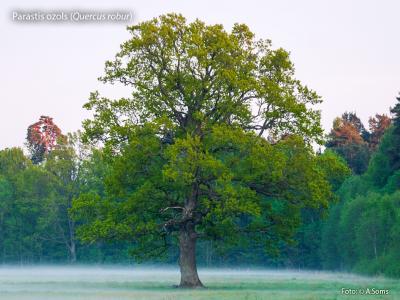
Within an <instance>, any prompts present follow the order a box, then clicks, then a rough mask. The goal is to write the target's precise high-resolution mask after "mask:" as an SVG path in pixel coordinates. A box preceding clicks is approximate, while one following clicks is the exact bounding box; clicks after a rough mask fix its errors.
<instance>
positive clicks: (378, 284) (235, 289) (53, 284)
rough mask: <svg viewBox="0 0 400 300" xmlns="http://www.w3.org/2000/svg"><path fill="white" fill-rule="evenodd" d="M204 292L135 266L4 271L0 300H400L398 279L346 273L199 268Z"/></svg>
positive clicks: (172, 274)
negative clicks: (345, 290) (344, 290)
mask: <svg viewBox="0 0 400 300" xmlns="http://www.w3.org/2000/svg"><path fill="white" fill-rule="evenodd" d="M200 277H201V279H202V281H203V283H204V284H205V285H206V286H207V288H205V289H197V290H188V289H187V290H185V289H177V288H174V287H173V285H174V284H176V283H178V282H179V273H178V272H177V271H176V270H173V269H169V270H162V269H158V268H154V269H150V268H148V269H134V268H131V269H130V268H119V269H117V268H83V267H82V268H72V267H71V268H60V267H55V268H44V267H37V268H0V299H1V300H8V299H10V300H14V299H15V300H16V299H18V300H53V299H54V300H70V299H74V300H80V299H85V300H86V299H87V300H100V299H110V300H111V299H112V300H118V299H124V300H125V299H135V300H136V299H144V300H153V299H154V300H155V299H160V300H214V299H215V300H238V299H246V300H262V299H271V300H275V299H276V300H289V299H296V300H314V299H315V300H319V299H332V300H333V299H400V281H399V280H391V279H385V278H378V277H360V276H355V275H350V274H343V273H327V272H293V271H232V270H223V271H210V270H203V271H202V270H200ZM342 288H351V289H357V290H359V289H362V290H366V289H367V288H370V289H371V288H375V289H387V290H389V295H355V296H348V295H343V294H342V291H341V290H342Z"/></svg>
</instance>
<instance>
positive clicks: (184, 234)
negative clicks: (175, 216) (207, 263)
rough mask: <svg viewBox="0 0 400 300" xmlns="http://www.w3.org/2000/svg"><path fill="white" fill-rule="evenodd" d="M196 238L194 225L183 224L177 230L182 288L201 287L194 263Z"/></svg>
mask: <svg viewBox="0 0 400 300" xmlns="http://www.w3.org/2000/svg"><path fill="white" fill-rule="evenodd" d="M196 240H197V234H196V232H195V230H194V225H192V224H189V223H188V224H185V226H183V228H181V230H180V232H179V250H180V253H179V266H180V271H181V283H180V285H179V287H182V288H200V287H203V284H202V283H201V281H200V279H199V275H198V274H197V265H196Z"/></svg>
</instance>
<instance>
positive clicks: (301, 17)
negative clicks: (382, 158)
mask: <svg viewBox="0 0 400 300" xmlns="http://www.w3.org/2000/svg"><path fill="white" fill-rule="evenodd" d="M0 9H1V10H0V11H1V16H0V18H1V19H0V37H1V39H0V41H1V42H0V66H1V71H0V92H1V97H0V128H1V129H0V149H2V148H4V147H12V146H21V145H22V144H23V143H24V141H25V136H26V129H27V127H28V126H29V125H30V124H32V123H34V122H36V121H37V120H38V119H39V116H40V115H50V116H52V117H53V118H54V121H55V122H56V124H58V125H59V127H60V128H61V129H62V130H63V132H69V131H75V130H77V129H79V128H80V126H81V122H82V120H83V119H84V118H86V117H88V116H90V115H89V113H88V112H86V111H85V110H84V109H83V108H82V105H83V104H84V103H85V102H86V101H87V99H88V96H89V93H90V92H91V91H94V90H96V89H98V90H100V91H103V92H104V93H105V94H106V95H107V96H114V95H115V96H118V94H120V90H118V88H116V87H111V88H105V87H104V86H103V85H102V84H101V83H99V82H98V81H97V77H99V76H100V75H102V74H103V67H104V62H105V61H106V60H107V59H111V58H112V57H113V56H114V54H115V53H116V52H117V51H118V49H119V45H120V44H121V43H122V42H123V41H125V40H127V39H128V37H129V35H128V34H127V32H126V30H125V25H116V24H94V25H87V24H86V25H85V24H80V25H73V24H66V25H59V24H29V25H25V24H24V25H22V24H17V23H13V22H12V21H11V16H10V14H11V11H12V10H14V9H39V10H40V9H42V10H52V9H54V10H57V9H64V10H71V9H88V10H100V9H126V10H132V11H133V12H134V14H135V18H134V22H138V21H143V20H147V19H150V18H152V17H156V16H158V15H160V14H163V13H168V12H178V13H182V14H183V15H184V16H185V17H187V18H188V19H189V20H193V19H195V18H200V19H201V20H203V21H205V22H207V23H222V24H224V25H225V27H226V28H230V27H231V26H232V24H233V23H235V22H241V23H246V24H247V25H249V27H250V29H251V30H252V31H253V32H255V33H256V35H257V37H259V38H269V39H271V40H272V42H273V46H274V47H283V48H285V49H286V50H288V51H290V52H291V59H292V61H293V62H294V64H295V66H296V74H297V78H299V79H300V80H301V81H302V82H303V83H304V84H307V85H308V86H309V87H310V88H312V89H314V90H316V91H317V93H318V94H319V95H321V96H322V97H323V99H324V104H323V105H322V106H321V108H322V122H323V126H324V128H325V129H327V130H328V129H329V128H330V126H331V123H332V120H333V118H334V117H335V116H337V115H340V114H341V113H342V112H344V111H356V112H357V114H358V115H359V116H360V117H361V118H362V119H363V121H364V122H366V121H367V119H368V116H370V115H373V114H375V113H377V112H378V113H384V112H385V113H387V112H388V109H389V106H393V104H394V103H395V97H396V96H397V94H398V92H399V91H400V68H399V67H400V17H399V15H400V1H398V0H392V1H389V0H380V1H378V0H357V1H350V0H331V1H324V0H301V1H300V0H298V1H296V0H292V1H289V0H283V1H282V0H280V1H278V0H275V1H272V0H271V1H261V0H260V1H256V0H246V1H233V0H230V1H219V0H213V1H208V0H207V1H205V0H202V1H196V2H195V1H189V0H180V1H178V0H169V1H165V0H158V1H156V0H142V1H134V0H130V1H122V0H115V1H111V0H110V1H98V0H97V1H85V4H84V5H83V4H82V0H81V1H76V0H64V1H58V2H56V1H38V0H30V1H18V0H17V1H11V0H2V1H1V3H0Z"/></svg>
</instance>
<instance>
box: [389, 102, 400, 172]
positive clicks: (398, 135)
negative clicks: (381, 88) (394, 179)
mask: <svg viewBox="0 0 400 300" xmlns="http://www.w3.org/2000/svg"><path fill="white" fill-rule="evenodd" d="M396 99H397V103H396V105H395V106H394V107H393V108H392V109H391V110H390V112H391V113H392V115H393V118H392V124H393V134H392V140H393V141H392V147H390V148H389V149H388V157H389V163H390V165H391V166H392V169H393V170H399V169H400V96H399V97H397V98H396Z"/></svg>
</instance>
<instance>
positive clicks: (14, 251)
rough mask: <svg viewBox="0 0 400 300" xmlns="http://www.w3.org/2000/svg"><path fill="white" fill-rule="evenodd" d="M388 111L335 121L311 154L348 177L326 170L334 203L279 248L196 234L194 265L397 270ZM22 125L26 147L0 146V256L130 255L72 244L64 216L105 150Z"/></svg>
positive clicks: (397, 156) (398, 205) (397, 125)
mask: <svg viewBox="0 0 400 300" xmlns="http://www.w3.org/2000/svg"><path fill="white" fill-rule="evenodd" d="M392 114H393V118H392V119H391V118H389V117H388V116H386V115H375V116H374V117H372V118H370V120H369V124H368V125H369V129H368V130H367V129H366V128H365V126H364V125H363V124H362V122H361V121H360V119H359V118H358V117H357V115H356V114H355V113H344V114H343V115H342V116H341V117H339V118H337V119H335V121H334V123H333V128H332V130H331V132H330V134H329V136H328V138H327V144H326V149H325V151H324V153H323V154H320V155H322V156H323V157H324V159H326V160H329V157H330V156H336V155H339V156H341V157H342V158H343V161H345V162H347V164H348V166H349V167H350V169H351V171H352V174H353V175H352V176H350V177H348V179H347V180H346V181H345V182H344V183H343V184H342V180H343V174H344V173H343V170H341V172H338V173H337V174H334V173H333V174H332V175H331V184H332V186H333V188H334V190H335V191H336V194H337V196H338V197H337V201H336V202H335V203H333V204H331V206H330V208H329V210H328V211H318V210H312V209H304V210H303V212H302V216H301V218H302V225H301V226H300V228H299V230H298V231H297V234H296V236H295V238H294V242H293V243H292V244H291V245H287V244H284V245H283V244H282V247H281V249H280V250H281V251H280V252H281V253H280V255H279V256H278V255H277V256H271V254H270V253H269V254H267V253H266V252H265V251H264V249H263V248H262V247H260V246H256V244H253V243H252V241H248V240H246V239H243V241H237V243H233V244H231V245H230V246H229V248H228V246H226V245H224V244H222V243H221V244H219V243H218V242H200V243H199V245H198V262H199V264H200V265H203V266H216V265H236V266H238V265H259V266H269V267H271V266H280V267H282V266H283V267H291V268H307V269H322V268H323V269H336V270H348V271H356V272H361V273H367V274H385V275H389V276H400V264H399V263H398V262H399V261H400V192H399V188H400V151H399V149H400V105H399V104H397V105H396V106H395V107H394V108H393V109H392ZM34 125H35V124H34ZM46 126H48V127H49V128H50V125H49V124H47V125H46ZM51 126H54V124H53V125H51ZM32 132H34V131H33V129H32V128H30V129H28V143H27V148H28V150H29V152H30V154H29V155H26V154H24V152H23V150H22V149H20V148H11V149H4V150H1V151H0V261H1V262H2V263H20V264H27V263H66V262H70V263H74V262H79V263H129V262H133V260H132V258H131V256H130V253H129V249H130V246H131V245H130V244H129V243H126V242H112V243H95V244H91V245H84V244H81V243H80V242H79V240H78V239H77V237H76V228H77V225H78V224H76V222H75V221H74V220H73V219H72V218H71V216H70V214H69V209H70V207H71V205H72V201H73V199H74V198H76V197H78V196H79V195H80V194H87V193H90V192H94V193H96V194H97V195H100V196H101V195H104V193H105V191H104V188H105V187H104V180H106V178H107V174H108V172H109V168H110V164H111V162H110V161H108V159H109V157H110V156H109V155H104V153H102V151H101V150H98V149H95V148H90V147H89V146H87V145H84V144H82V143H81V142H80V133H79V132H78V133H75V134H69V135H68V136H62V138H58V143H57V147H50V146H49V145H48V144H47V146H45V147H38V146H37V145H39V143H36V144H35V135H34V134H32ZM56 132H57V134H58V135H60V136H61V134H60V132H59V131H58V129H57V130H56ZM53 138H54V136H53ZM46 147H48V149H46ZM50 150H51V151H50ZM332 161H333V160H332ZM332 169H333V170H334V169H335V168H332ZM299 176H300V174H299ZM335 176H336V177H335ZM110 226H111V225H110ZM177 250H178V249H171V250H170V255H169V256H168V258H167V260H166V261H165V260H164V262H166V263H176V261H177V259H178V251H177Z"/></svg>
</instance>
